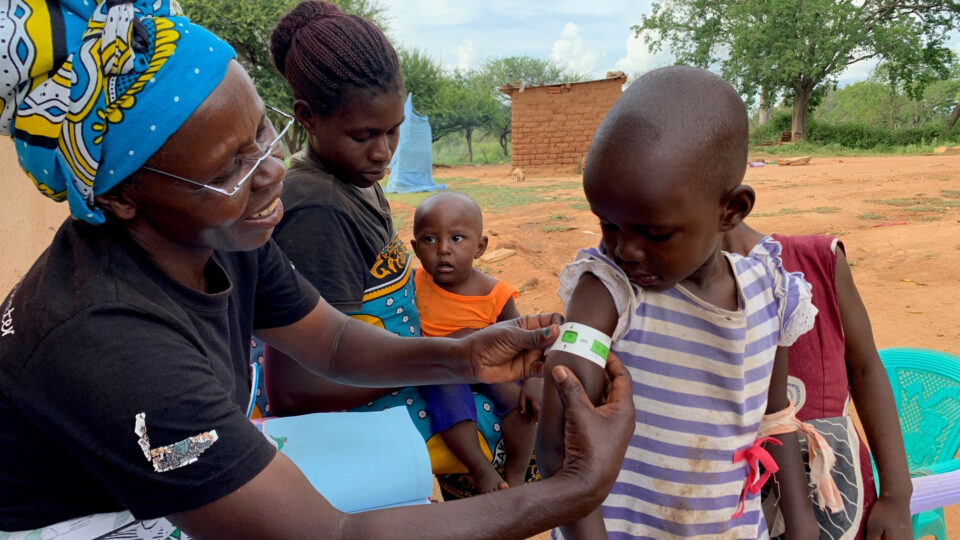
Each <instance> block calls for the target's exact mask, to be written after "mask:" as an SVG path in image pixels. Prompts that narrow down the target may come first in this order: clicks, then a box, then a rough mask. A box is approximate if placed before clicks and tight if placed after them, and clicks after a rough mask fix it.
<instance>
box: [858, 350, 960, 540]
mask: <svg viewBox="0 0 960 540" xmlns="http://www.w3.org/2000/svg"><path fill="white" fill-rule="evenodd" d="M879 352H880V360H881V361H882V362H883V367H884V368H885V369H886V371H887V378H888V379H889V380H890V387H891V388H892V389H893V397H894V399H895V400H896V404H897V412H898V413H899V415H900V429H901V430H902V432H903V444H904V447H905V448H906V451H907V463H908V464H909V466H910V474H911V476H914V477H921V476H931V475H938V474H941V473H952V472H953V471H958V470H960V459H957V458H956V456H957V451H958V449H960V356H956V355H953V354H949V353H945V352H941V351H934V350H930V349H918V348H911V347H898V348H892V349H883V350H881V351H879ZM874 474H876V471H874ZM877 478H879V477H877ZM951 483H952V482H951ZM915 485H916V482H915ZM917 495H918V493H917V492H916V488H915V492H914V498H917ZM913 535H914V538H922V537H924V536H934V537H935V538H936V539H937V540H947V527H946V521H945V520H944V517H943V508H936V509H933V510H928V511H923V512H919V513H917V514H914V515H913Z"/></svg>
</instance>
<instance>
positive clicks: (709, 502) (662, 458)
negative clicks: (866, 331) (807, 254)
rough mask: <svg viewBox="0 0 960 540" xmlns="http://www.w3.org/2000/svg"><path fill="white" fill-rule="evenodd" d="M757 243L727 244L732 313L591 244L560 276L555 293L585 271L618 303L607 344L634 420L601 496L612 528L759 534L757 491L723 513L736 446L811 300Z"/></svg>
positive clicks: (752, 429) (641, 534) (770, 247)
mask: <svg viewBox="0 0 960 540" xmlns="http://www.w3.org/2000/svg"><path fill="white" fill-rule="evenodd" d="M759 246H762V247H763V248H764V249H758V250H755V253H753V254H751V256H750V257H741V256H739V255H734V254H725V255H726V257H727V259H728V260H729V262H730V265H731V267H732V268H733V269H734V274H735V276H736V281H737V287H738V293H739V295H738V296H739V305H740V309H739V310H737V311H728V310H725V309H721V308H719V307H717V306H714V305H712V304H709V303H707V302H704V301H703V300H701V299H699V298H697V297H696V296H694V295H693V294H691V293H690V292H689V291H687V290H686V289H685V288H683V287H682V286H680V285H677V286H675V287H673V288H671V289H668V290H666V291H663V292H651V291H646V290H644V289H642V288H640V287H637V286H636V285H632V284H631V283H630V282H629V280H628V279H627V277H626V275H625V274H624V273H623V271H621V270H620V269H619V268H618V267H617V266H616V265H615V263H614V262H613V261H612V260H611V259H609V258H608V257H607V256H606V255H605V254H604V253H602V252H601V251H599V250H597V249H593V248H591V249H586V250H581V251H580V252H579V253H578V255H577V258H576V260H575V261H574V262H573V263H571V264H569V265H567V267H566V268H564V270H563V272H562V273H561V274H560V282H561V289H560V296H561V298H562V299H563V300H564V303H566V301H567V300H568V299H569V297H570V294H571V293H572V291H573V288H574V287H575V286H576V283H577V282H578V281H579V279H580V276H581V275H583V274H584V273H591V274H594V275H596V276H597V277H598V278H599V279H600V280H601V281H602V282H603V283H604V284H605V285H606V287H607V289H608V290H609V291H610V294H611V296H612V297H613V299H614V303H615V304H616V306H617V311H618V313H619V319H618V325H617V329H616V331H615V333H614V335H613V339H614V343H613V347H612V350H613V351H614V352H616V353H617V355H618V356H619V357H620V359H621V360H622V361H623V363H624V365H626V366H627V369H629V371H630V375H631V376H632V377H633V401H634V404H635V405H636V409H637V422H636V426H635V429H634V433H633V437H632V439H631V441H630V446H629V448H628V449H627V455H626V457H625V458H624V461H623V465H622V467H621V469H620V474H619V476H618V477H617V481H616V483H615V484H614V486H613V489H612V490H611V492H610V495H609V496H608V497H607V499H606V501H604V503H603V506H602V509H603V517H604V522H605V524H606V527H607V532H608V533H609V535H610V537H611V538H657V539H660V538H711V539H713V538H750V539H755V538H767V527H766V524H765V522H764V518H763V515H762V512H761V509H760V497H759V495H749V494H748V496H747V499H746V506H745V509H744V512H743V515H742V516H740V517H738V518H735V519H734V518H732V516H733V515H734V514H735V513H736V511H737V508H738V504H739V502H740V492H741V490H742V488H743V485H744V480H745V478H746V476H747V466H746V463H745V462H743V461H740V462H738V463H734V462H733V455H734V453H735V452H736V451H738V450H742V449H745V448H747V447H749V446H751V445H752V444H753V443H754V441H755V440H756V438H757V432H758V428H759V425H760V420H761V418H762V417H763V415H764V413H765V412H766V405H767V390H768V387H769V383H770V374H771V371H772V369H773V360H774V355H775V354H776V348H777V346H778V345H781V346H788V345H790V344H791V343H793V341H794V340H796V338H797V337H799V336H800V335H801V334H803V333H804V332H806V331H807V330H809V329H810V328H811V327H812V326H813V321H814V317H815V316H816V311H817V310H816V308H815V307H814V306H813V304H812V303H811V302H810V286H809V285H808V284H807V282H806V281H804V280H803V276H802V275H801V274H798V273H789V272H787V271H786V270H784V269H783V266H782V264H781V261H780V257H779V254H780V249H781V247H780V244H779V243H777V242H775V241H774V240H772V239H771V238H769V237H766V238H764V239H763V240H762V241H761V243H760V244H759Z"/></svg>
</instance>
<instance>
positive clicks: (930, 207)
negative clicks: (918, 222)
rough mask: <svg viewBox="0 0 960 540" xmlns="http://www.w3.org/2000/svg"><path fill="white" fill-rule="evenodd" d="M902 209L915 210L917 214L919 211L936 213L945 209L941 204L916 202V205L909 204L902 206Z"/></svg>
mask: <svg viewBox="0 0 960 540" xmlns="http://www.w3.org/2000/svg"><path fill="white" fill-rule="evenodd" d="M903 211H904V212H915V213H918V214H919V213H920V212H937V213H942V212H946V210H945V209H944V208H943V207H941V206H934V205H932V204H918V205H917V206H910V207H907V208H904V209H903Z"/></svg>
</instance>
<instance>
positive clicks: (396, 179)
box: [384, 94, 447, 193]
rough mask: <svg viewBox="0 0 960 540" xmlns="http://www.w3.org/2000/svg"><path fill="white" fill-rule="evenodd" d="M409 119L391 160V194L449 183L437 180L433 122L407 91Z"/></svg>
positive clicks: (402, 125) (405, 113)
mask: <svg viewBox="0 0 960 540" xmlns="http://www.w3.org/2000/svg"><path fill="white" fill-rule="evenodd" d="M403 113H404V115H405V118H404V120H403V123H402V124H400V141H399V143H398V144H397V151H396V152H394V154H393V159H391V160H390V178H389V179H388V180H387V187H386V189H385V190H384V191H386V192H387V193H412V192H415V191H437V190H440V189H445V188H446V187H447V186H446V184H439V185H438V184H435V183H433V155H432V146H433V137H432V136H431V134H430V122H429V121H428V120H427V117H426V116H422V115H420V114H419V113H417V111H415V110H414V109H413V94H407V103H406V104H405V105H404V106H403Z"/></svg>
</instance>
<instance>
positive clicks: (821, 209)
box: [813, 206, 843, 214]
mask: <svg viewBox="0 0 960 540" xmlns="http://www.w3.org/2000/svg"><path fill="white" fill-rule="evenodd" d="M840 210H843V208H840V207H839V206H818V207H816V208H814V209H813V211H814V212H816V213H818V214H836V213H837V212H839V211H840Z"/></svg>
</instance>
